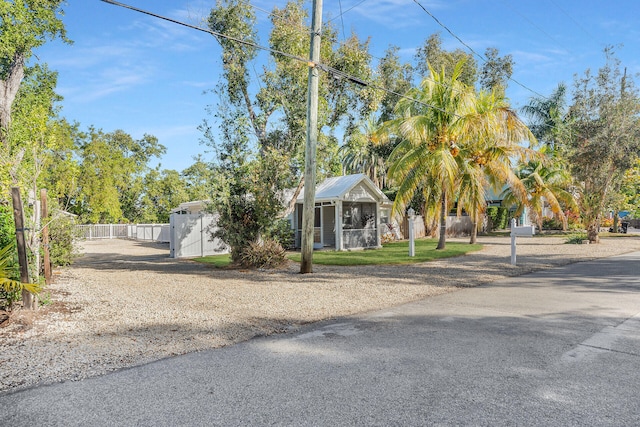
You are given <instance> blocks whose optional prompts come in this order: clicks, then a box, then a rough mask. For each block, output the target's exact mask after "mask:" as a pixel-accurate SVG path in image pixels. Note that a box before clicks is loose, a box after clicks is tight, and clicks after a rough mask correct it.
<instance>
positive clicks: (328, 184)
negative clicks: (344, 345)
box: [297, 173, 389, 202]
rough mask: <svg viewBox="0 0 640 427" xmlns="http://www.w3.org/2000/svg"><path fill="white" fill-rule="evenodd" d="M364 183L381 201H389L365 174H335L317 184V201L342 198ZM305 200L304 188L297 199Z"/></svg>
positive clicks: (299, 200)
mask: <svg viewBox="0 0 640 427" xmlns="http://www.w3.org/2000/svg"><path fill="white" fill-rule="evenodd" d="M361 182H362V183H364V184H365V186H366V187H367V188H368V189H369V191H370V192H371V194H372V195H373V196H374V197H375V198H377V199H378V200H379V201H380V202H384V201H388V200H389V199H388V198H387V196H386V195H385V194H384V193H383V192H382V191H380V189H379V188H378V187H377V186H376V185H375V184H374V183H373V181H371V179H369V177H368V176H366V175H365V174H361V173H359V174H355V175H345V176H335V177H332V178H327V179H325V180H324V181H322V182H321V183H319V184H318V185H317V186H316V201H330V200H341V199H343V198H344V196H345V195H346V194H347V193H348V192H349V191H350V190H351V189H353V188H354V187H355V186H357V185H358V184H360V183H361ZM303 200H304V188H303V189H302V191H300V194H299V195H298V198H297V201H298V202H302V201H303Z"/></svg>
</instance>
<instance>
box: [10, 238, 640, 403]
mask: <svg viewBox="0 0 640 427" xmlns="http://www.w3.org/2000/svg"><path fill="white" fill-rule="evenodd" d="M452 240H453V239H452ZM479 243H481V244H483V245H484V249H482V250H481V251H479V252H475V253H471V254H468V255H466V256H463V257H459V258H451V259H446V260H440V261H434V262H428V263H421V264H414V265H408V266H407V265H402V266H367V267H325V266H315V267H314V273H313V274H308V275H300V274H298V269H299V267H298V265H297V264H293V263H292V264H290V265H289V266H288V267H287V268H284V269H281V270H275V271H249V270H225V269H214V268H210V267H208V266H206V265H202V264H198V263H195V262H192V261H189V260H174V259H170V258H168V253H169V249H168V245H160V244H153V243H142V242H135V241H129V240H107V241H87V242H85V243H84V244H83V251H84V256H83V257H81V258H80V259H78V260H77V261H76V263H75V264H74V265H73V266H72V267H67V268H64V269H60V270H58V271H56V272H55V283H54V284H53V285H51V286H49V287H47V289H46V290H45V292H44V295H45V296H46V295H47V293H49V294H50V300H51V302H50V304H48V305H46V306H44V307H43V308H41V309H40V310H39V311H38V312H36V313H35V314H31V313H28V312H22V311H21V312H18V313H16V315H14V316H13V318H12V321H11V322H10V323H9V324H8V325H7V326H5V327H3V328H0V391H1V390H8V389H17V388H22V387H26V386H30V385H35V384H46V383H51V382H55V381H61V380H79V379H82V378H86V377H89V376H95V375H100V374H104V373H106V372H109V371H113V370H116V369H120V368H124V367H128V366H133V365H138V364H142V363H146V362H150V361H153V360H157V359H161V358H164V357H169V356H173V355H178V354H184V353H188V352H193V351H199V350H204V349H211V348H217V347H221V346H225V345H229V344H233V343H237V342H239V341H243V340H247V339H249V338H251V337H255V336H259V335H266V334H273V333H281V332H287V331H292V330H296V328H298V327H300V326H301V325H304V324H306V323H309V322H315V321H319V320H323V319H330V318H335V317H340V316H347V315H350V314H355V313H360V312H365V311H370V310H376V309H381V308H384V307H390V306H394V305H398V304H401V303H405V302H408V301H413V300H417V299H421V298H426V297H429V296H433V295H438V294H442V293H445V292H452V291H454V290H456V289H458V288H460V287H468V286H477V285H479V284H482V283H486V282H491V281H494V280H497V279H500V278H504V277H508V276H514V275H519V274H523V273H526V272H529V271H533V270H539V269H544V268H551V267H554V266H557V265H564V264H568V263H571V262H576V261H581V260H588V259H594V258H600V257H606V256H611V255H615V254H620V253H625V252H631V251H636V250H640V237H639V236H633V237H626V238H617V239H614V238H610V239H603V240H602V243H600V244H598V245H568V244H564V240H563V239H561V238H556V237H534V238H519V239H518V266H512V265H510V263H509V262H510V239H509V237H480V238H479Z"/></svg>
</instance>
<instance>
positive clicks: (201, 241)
mask: <svg viewBox="0 0 640 427" xmlns="http://www.w3.org/2000/svg"><path fill="white" fill-rule="evenodd" d="M203 222H204V221H203V215H202V214H200V256H201V257H203V256H204V235H203V234H204V230H203Z"/></svg>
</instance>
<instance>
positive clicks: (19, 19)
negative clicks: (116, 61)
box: [0, 0, 69, 148]
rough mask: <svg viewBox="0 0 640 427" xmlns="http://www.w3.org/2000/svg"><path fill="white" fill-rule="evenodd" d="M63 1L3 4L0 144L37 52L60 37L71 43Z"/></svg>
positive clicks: (0, 22)
mask: <svg viewBox="0 0 640 427" xmlns="http://www.w3.org/2000/svg"><path fill="white" fill-rule="evenodd" d="M63 1H64V0H2V1H0V141H2V142H3V143H5V144H6V132H7V129H8V127H9V124H10V123H11V109H12V105H13V102H14V100H15V98H16V95H17V94H18V89H19V88H20V82H21V81H22V79H23V77H24V73H25V66H26V64H27V62H28V61H29V59H30V58H31V55H32V52H33V50H34V49H35V48H37V47H39V46H42V45H43V44H44V43H45V42H46V41H47V39H53V38H56V37H60V38H62V39H63V40H65V41H67V42H69V40H68V39H67V38H66V31H65V28H64V24H63V23H62V21H61V20H60V19H59V18H58V15H59V14H62V10H61V9H60V5H61V4H62V3H63ZM5 148H7V147H6V145H5Z"/></svg>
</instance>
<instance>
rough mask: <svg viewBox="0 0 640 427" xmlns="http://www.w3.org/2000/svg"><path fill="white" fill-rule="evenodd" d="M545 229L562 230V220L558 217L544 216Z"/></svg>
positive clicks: (543, 225)
mask: <svg viewBox="0 0 640 427" xmlns="http://www.w3.org/2000/svg"><path fill="white" fill-rule="evenodd" d="M542 229H543V230H562V221H560V220H559V219H557V218H555V217H554V218H544V219H543V220H542Z"/></svg>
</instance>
